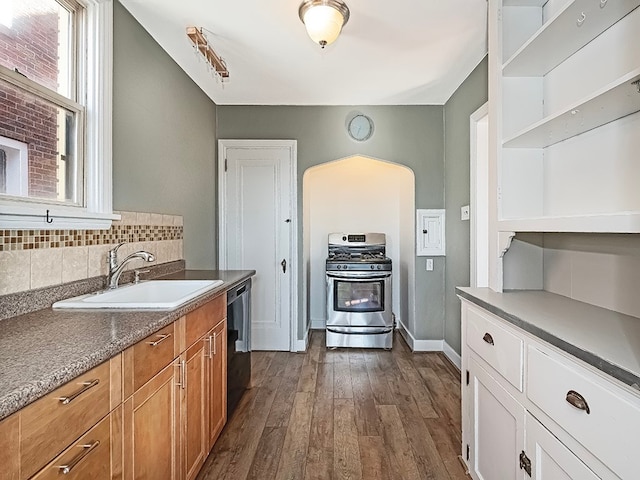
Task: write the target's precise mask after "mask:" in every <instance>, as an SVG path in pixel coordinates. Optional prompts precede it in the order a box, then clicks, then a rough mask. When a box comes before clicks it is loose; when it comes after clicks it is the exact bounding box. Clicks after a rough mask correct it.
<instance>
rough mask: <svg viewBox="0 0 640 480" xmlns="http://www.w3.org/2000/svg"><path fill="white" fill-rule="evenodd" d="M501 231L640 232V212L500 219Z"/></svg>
mask: <svg viewBox="0 0 640 480" xmlns="http://www.w3.org/2000/svg"><path fill="white" fill-rule="evenodd" d="M498 230H499V231H501V232H583V233H607V232H609V233H640V212H635V211H632V212H617V213H603V214H590V215H568V216H559V217H538V218H521V219H510V220H499V221H498Z"/></svg>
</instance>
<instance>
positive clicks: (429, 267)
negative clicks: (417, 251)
mask: <svg viewBox="0 0 640 480" xmlns="http://www.w3.org/2000/svg"><path fill="white" fill-rule="evenodd" d="M432 271H433V258H427V272H432Z"/></svg>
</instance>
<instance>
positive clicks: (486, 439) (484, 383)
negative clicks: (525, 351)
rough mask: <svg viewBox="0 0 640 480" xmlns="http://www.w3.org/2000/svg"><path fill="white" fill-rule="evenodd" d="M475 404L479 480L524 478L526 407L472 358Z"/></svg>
mask: <svg viewBox="0 0 640 480" xmlns="http://www.w3.org/2000/svg"><path fill="white" fill-rule="evenodd" d="M468 369H469V397H470V398H471V399H472V400H471V401H472V403H471V432H470V433H471V438H472V440H471V444H470V450H469V470H470V472H471V476H472V477H473V478H475V479H477V480H491V479H507V478H509V479H511V478H513V479H522V478H524V477H523V472H522V470H520V466H519V454H520V452H521V451H522V450H523V448H524V414H525V410H524V408H523V407H522V405H520V404H519V403H518V402H517V401H516V400H515V399H514V398H513V397H512V396H511V395H509V394H508V393H507V391H506V390H505V389H504V388H502V387H501V386H500V384H499V383H498V382H497V381H496V380H495V379H494V378H493V377H492V376H491V375H489V374H488V373H487V371H486V370H485V369H484V368H482V367H481V366H480V365H478V363H477V362H476V361H475V359H474V358H473V357H472V358H470V359H469V363H468Z"/></svg>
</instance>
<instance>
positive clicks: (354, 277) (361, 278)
mask: <svg viewBox="0 0 640 480" xmlns="http://www.w3.org/2000/svg"><path fill="white" fill-rule="evenodd" d="M354 273H355V272H350V273H347V272H344V273H334V272H327V277H331V278H341V279H346V280H352V281H354V282H370V281H371V280H380V279H383V278H389V277H390V276H391V272H388V273H384V274H378V275H376V274H370V273H368V272H367V273H366V274H364V275H354Z"/></svg>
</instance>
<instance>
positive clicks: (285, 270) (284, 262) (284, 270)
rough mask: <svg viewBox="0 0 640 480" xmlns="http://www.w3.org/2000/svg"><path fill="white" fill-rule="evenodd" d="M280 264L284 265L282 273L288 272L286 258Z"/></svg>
mask: <svg viewBox="0 0 640 480" xmlns="http://www.w3.org/2000/svg"><path fill="white" fill-rule="evenodd" d="M280 265H282V273H287V261H286V260H285V259H284V258H283V259H282V261H281V262H280Z"/></svg>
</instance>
